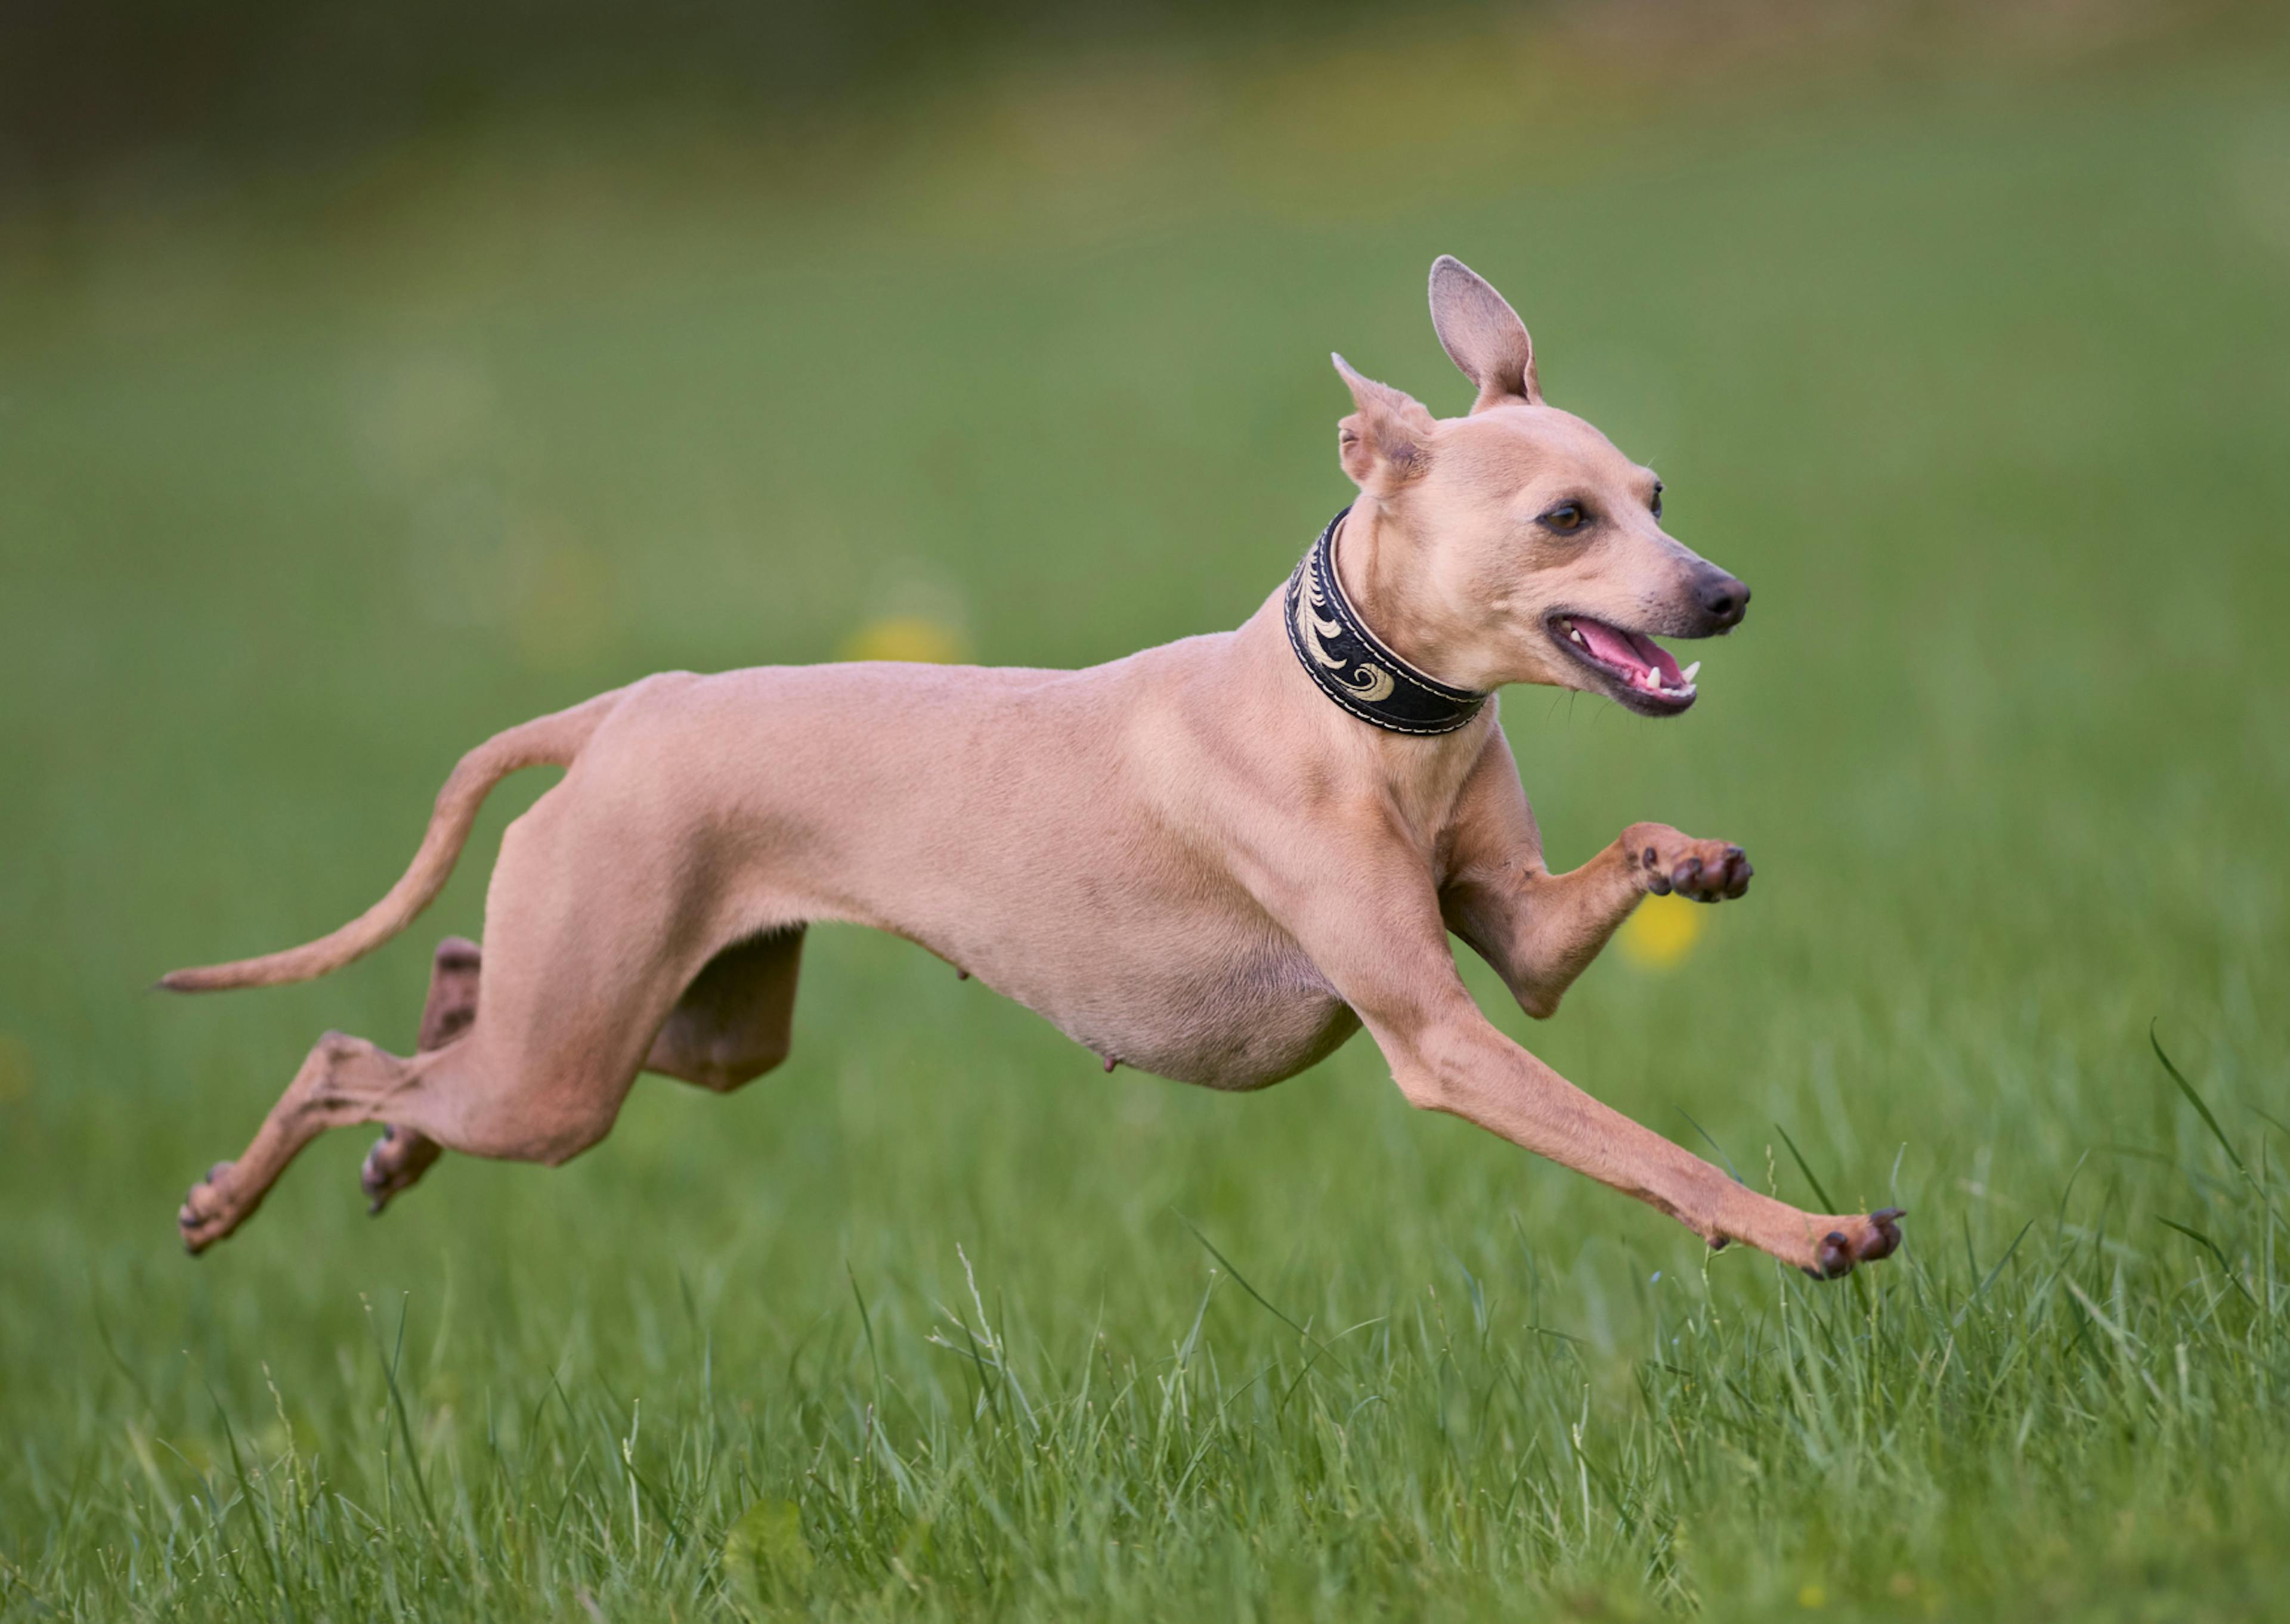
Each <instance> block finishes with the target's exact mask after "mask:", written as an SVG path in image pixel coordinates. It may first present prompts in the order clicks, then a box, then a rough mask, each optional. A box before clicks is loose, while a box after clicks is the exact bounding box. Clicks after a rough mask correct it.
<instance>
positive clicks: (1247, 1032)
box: [1013, 949, 1360, 1090]
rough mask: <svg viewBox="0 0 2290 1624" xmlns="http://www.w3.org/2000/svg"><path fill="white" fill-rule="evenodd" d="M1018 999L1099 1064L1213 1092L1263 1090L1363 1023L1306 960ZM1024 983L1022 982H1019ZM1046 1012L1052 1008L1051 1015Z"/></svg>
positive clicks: (1220, 958)
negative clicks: (1119, 1066)
mask: <svg viewBox="0 0 2290 1624" xmlns="http://www.w3.org/2000/svg"><path fill="white" fill-rule="evenodd" d="M1109 968H1113V969H1115V970H1117V972H1120V973H1117V974H1115V975H1112V976H1107V977H1094V976H1093V977H1091V978H1089V979H1088V981H1087V983H1086V984H1084V985H1080V986H1075V985H1071V984H1068V985H1064V986H1061V987H1060V988H1058V989H1057V992H1056V994H1055V995H1054V996H1053V997H1050V998H1045V999H1037V998H1033V997H1028V996H1025V993H1024V992H1023V991H1019V992H1017V993H1015V994H1014V995H1013V996H1017V997H1018V998H1019V1001H1020V1002H1021V1003H1024V1004H1028V1005H1029V1007H1031V1008H1033V1009H1035V1010H1036V1011H1037V1012H1038V1013H1040V1014H1042V1015H1044V1016H1045V1017H1046V1018H1047V1019H1048V1020H1051V1021H1052V1022H1053V1023H1054V1024H1055V1025H1056V1026H1058V1027H1059V1028H1061V1030H1063V1031H1064V1032H1065V1033H1066V1034H1067V1035H1068V1036H1070V1037H1072V1038H1073V1039H1074V1040H1075V1041H1076V1042H1077V1043H1079V1044H1083V1045H1084V1046H1085V1047H1087V1048H1088V1049H1090V1050H1091V1051H1092V1052H1094V1053H1096V1054H1098V1055H1099V1056H1101V1058H1103V1059H1105V1060H1115V1061H1118V1062H1119V1063H1121V1064H1122V1065H1125V1066H1133V1067H1135V1068H1137V1069H1138V1070H1140V1071H1149V1072H1152V1073H1154V1074H1155V1075H1156V1076H1164V1077H1173V1078H1175V1079H1177V1080H1178V1081H1179V1082H1183V1083H1198V1084H1204V1085H1205V1086H1207V1087H1210V1088H1221V1089H1236V1090H1237V1089H1252V1088H1263V1087H1266V1086H1267V1085H1269V1084H1274V1083H1277V1082H1280V1081H1281V1080H1282V1079H1283V1078H1285V1077H1292V1076H1295V1075H1296V1074H1297V1073H1298V1072H1300V1071H1302V1070H1303V1069H1304V1068H1307V1067H1309V1066H1311V1065H1313V1064H1315V1063H1317V1061H1319V1060H1324V1059H1325V1058H1326V1057H1327V1056H1328V1055H1329V1054H1331V1053H1333V1052H1334V1051H1335V1050H1336V1049H1337V1048H1338V1047H1339V1046H1341V1044H1343V1042H1344V1040H1345V1039H1347V1038H1349V1036H1351V1035H1352V1034H1353V1033H1355V1032H1357V1031H1358V1030H1359V1025H1360V1023H1359V1017H1358V1016H1357V1015H1356V1014H1354V1013H1353V1012H1352V1010H1351V1006H1350V1005H1349V1004H1345V1003H1344V1002H1343V1000H1342V999H1341V998H1339V997H1337V996H1336V995H1335V994H1334V992H1333V990H1331V989H1330V988H1329V987H1328V985H1327V983H1326V982H1325V980H1322V979H1321V977H1320V975H1319V972H1317V970H1315V969H1314V968H1313V967H1312V965H1311V964H1310V963H1309V960H1306V959H1305V958H1304V957H1303V956H1302V955H1301V953H1293V950H1292V952H1291V953H1286V954H1284V953H1281V952H1279V951H1278V950H1277V949H1260V950H1256V951H1245V952H1240V953H1234V954H1229V955H1219V954H1213V953H1212V954H1208V955H1205V956H1203V957H1201V958H1199V959H1197V960H1195V961H1193V962H1192V963H1190V964H1184V965H1181V966H1178V967H1175V968H1174V970H1173V969H1172V967H1170V966H1165V965H1154V966H1148V965H1144V964H1116V965H1113V966H1109ZM1021 979H1022V978H1021ZM1045 1004H1049V1005H1053V1007H1045Z"/></svg>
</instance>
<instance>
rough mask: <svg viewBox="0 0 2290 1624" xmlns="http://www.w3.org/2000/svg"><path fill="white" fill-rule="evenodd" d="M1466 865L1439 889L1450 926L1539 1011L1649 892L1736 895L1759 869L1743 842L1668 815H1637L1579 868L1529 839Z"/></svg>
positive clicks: (1545, 1012)
mask: <svg viewBox="0 0 2290 1624" xmlns="http://www.w3.org/2000/svg"><path fill="white" fill-rule="evenodd" d="M1507 855H1508V858H1509V860H1501V859H1498V860H1490V861H1480V862H1477V863H1474V864H1471V865H1469V866H1467V867H1466V868H1464V870H1463V871H1462V873H1461V875H1460V876H1458V878H1457V879H1456V880H1454V881H1453V883H1451V884H1449V885H1448V886H1447V887H1446V888H1445V890H1444V891H1443V892H1441V895H1440V908H1441V911H1442V912H1443V913H1444V914H1445V916H1446V921H1447V925H1448V928H1449V929H1451V930H1453V932H1455V934H1456V935H1458V936H1461V938H1462V939H1463V940H1465V941H1467V942H1469V943H1470V944H1471V946H1472V948H1474V949H1475V950H1477V953H1478V955H1479V956H1480V957H1482V958H1484V959H1485V960H1486V961H1487V963H1489V964H1492V965H1493V966H1494V968H1495V972H1496V973H1497V974H1499V975H1501V977H1502V979H1503V982H1504V984H1505V985H1506V986H1508V987H1509V988H1510V990H1511V996H1514V997H1516V998H1517V1000H1518V1003H1519V1007H1520V1008H1521V1009H1524V1010H1525V1012H1527V1013H1528V1014H1530V1015H1532V1016H1533V1017H1534V1018H1535V1019H1536V1020H1547V1019H1549V1017H1550V1016H1551V1015H1553V1014H1555V1013H1556V1012H1557V1009H1558V1001H1559V1000H1560V999H1561V998H1563V997H1565V995H1566V989H1567V988H1569V987H1572V986H1573V984H1574V978H1575V977H1577V976H1579V975H1581V973H1582V972H1584V971H1585V970H1587V969H1589V967H1590V961H1591V960H1592V959H1594V958H1596V957H1597V956H1598V955H1599V953H1600V952H1601V951H1602V950H1603V949H1604V948H1605V945H1606V943H1607V942H1608V941H1609V940H1611V939H1612V938H1613V934H1614V932H1616V931H1617V930H1619V929H1620V928H1621V924H1622V921H1623V920H1625V919H1627V918H1629V916H1630V913H1631V910H1632V909H1634V908H1637V905H1638V902H1639V900H1641V899H1642V898H1645V897H1647V896H1668V895H1669V894H1671V893H1673V892H1674V893H1676V894H1677V895H1678V896H1682V897H1685V898H1688V899H1689V900H1693V901H1696V902H1716V901H1719V900H1723V899H1726V898H1733V897H1739V896H1741V895H1742V893H1743V892H1746V891H1747V890H1748V889H1749V887H1750V875H1751V874H1752V873H1754V872H1755V870H1753V869H1752V868H1750V860H1749V858H1748V856H1747V855H1746V854H1744V853H1743V852H1742V848H1741V847H1739V846H1737V845H1733V844H1729V843H1727V842H1726V841H1722V840H1694V839H1692V838H1690V837H1689V836H1685V835H1681V834H1679V833H1678V832H1677V830H1676V829H1674V828H1670V827H1669V825H1668V824H1666V823H1633V824H1632V825H1630V827H1629V828H1626V829H1624V830H1623V831H1622V833H1621V836H1620V837H1619V838H1618V839H1616V840H1615V842H1614V843H1613V844H1612V845H1610V846H1608V847H1607V848H1606V849H1605V851H1603V852H1599V853H1598V854H1597V856H1596V857H1594V858H1592V859H1591V860H1589V862H1587V863H1584V864H1583V865H1582V866H1581V868H1576V869H1573V870H1572V871H1571V872H1569V873H1565V874H1552V873H1550V872H1549V870H1548V869H1546V868H1543V867H1542V863H1541V858H1540V856H1539V855H1537V854H1536V853H1535V852H1533V848H1532V847H1531V846H1529V847H1526V848H1525V849H1523V850H1517V851H1515V852H1512V853H1509V854H1507Z"/></svg>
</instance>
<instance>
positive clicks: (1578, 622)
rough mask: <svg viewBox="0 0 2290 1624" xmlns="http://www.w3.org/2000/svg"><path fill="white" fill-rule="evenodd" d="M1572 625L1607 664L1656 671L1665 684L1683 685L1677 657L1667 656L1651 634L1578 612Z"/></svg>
mask: <svg viewBox="0 0 2290 1624" xmlns="http://www.w3.org/2000/svg"><path fill="white" fill-rule="evenodd" d="M1574 627H1575V629H1576V630H1578V631H1580V632H1581V634H1582V640H1583V641H1584V642H1586V643H1588V644H1589V645H1590V652H1592V653H1593V654H1596V655H1597V657H1598V658H1599V659H1601V660H1605V661H1606V662H1608V663H1609V664H1611V665H1618V666H1621V668H1624V669H1625V670H1639V671H1659V672H1661V679H1662V682H1663V684H1665V685H1666V686H1669V687H1671V688H1678V687H1683V686H1684V685H1685V677H1684V676H1681V675H1680V674H1679V672H1678V669H1677V661H1676V660H1672V659H1671V658H1670V657H1669V650H1668V649H1666V648H1664V647H1662V646H1661V644H1659V643H1656V642H1655V641H1654V640H1653V638H1651V637H1645V636H1639V635H1638V634H1637V632H1628V631H1622V630H1621V629H1619V628H1615V627H1612V626H1605V625H1601V624H1600V623H1599V622H1597V621H1596V620H1584V619H1582V618H1581V616H1577V617H1576V618H1575V620H1574Z"/></svg>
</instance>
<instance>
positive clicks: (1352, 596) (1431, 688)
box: [1283, 508, 1487, 736]
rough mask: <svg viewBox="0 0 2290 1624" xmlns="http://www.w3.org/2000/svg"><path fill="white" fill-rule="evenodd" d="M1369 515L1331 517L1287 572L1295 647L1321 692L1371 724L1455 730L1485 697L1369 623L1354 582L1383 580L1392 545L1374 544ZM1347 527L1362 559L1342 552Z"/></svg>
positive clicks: (1392, 597) (1397, 729)
mask: <svg viewBox="0 0 2290 1624" xmlns="http://www.w3.org/2000/svg"><path fill="white" fill-rule="evenodd" d="M1363 517H1365V516H1358V510H1357V509H1356V508H1354V509H1347V510H1346V511H1345V512H1344V513H1340V514H1338V515H1337V516H1335V517H1334V518H1333V519H1332V520H1330V521H1329V523H1328V527H1327V528H1326V529H1325V530H1324V531H1322V532H1320V535H1319V537H1318V539H1317V540H1315V541H1314V542H1313V543H1312V546H1311V548H1310V550H1309V551H1308V552H1307V553H1306V554H1305V555H1304V557H1303V560H1302V562H1301V563H1300V564H1297V566H1296V570H1295V572H1294V573H1293V575H1291V576H1290V577H1289V580H1288V586H1287V588H1286V589H1285V593H1284V595H1283V611H1284V614H1285V619H1286V621H1287V632H1288V644H1289V647H1290V649H1291V650H1292V651H1293V652H1294V654H1295V656H1296V660H1297V663H1298V664H1299V665H1300V666H1301V667H1302V668H1303V669H1304V671H1305V674H1306V675H1307V676H1310V677H1311V679H1312V681H1313V683H1314V684H1315V685H1316V686H1317V687H1318V688H1319V690H1320V692H1322V693H1323V694H1325V696H1326V697H1327V698H1328V699H1329V700H1331V701H1332V702H1333V703H1334V704H1335V705H1336V706H1337V708H1340V709H1341V710H1343V711H1345V712H1347V713H1348V714H1349V715H1351V716H1355V717H1357V718H1358V719H1359V720H1360V721H1362V722H1365V723H1367V724H1369V725H1370V726H1373V727H1377V728H1381V729H1382V730H1383V731H1385V732H1391V733H1404V734H1414V735H1419V736H1433V735H1438V734H1444V733H1452V732H1456V731H1458V730H1459V729H1461V728H1462V727H1465V726H1467V725H1469V723H1470V722H1471V720H1472V719H1473V718H1474V717H1475V716H1477V715H1478V714H1479V712H1480V710H1481V709H1482V708H1484V707H1485V704H1486V700H1487V696H1486V694H1485V692H1480V691H1477V690H1473V689H1468V688H1459V687H1456V686H1454V685H1453V684H1448V683H1445V682H1442V681H1441V680H1440V679H1439V678H1438V677H1437V676H1432V675H1431V674H1430V673H1429V672H1428V671H1426V670H1424V669H1423V668H1422V667H1421V664H1419V663H1418V662H1417V661H1416V660H1413V658H1411V657H1410V655H1409V653H1408V652H1404V651H1403V650H1402V649H1401V648H1399V647H1396V646H1394V645H1393V644H1391V643H1390V642H1389V640H1388V639H1386V638H1385V637H1384V636H1382V635H1381V634H1380V632H1379V630H1378V629H1377V628H1376V627H1375V626H1374V625H1373V624H1371V623H1370V620H1369V617H1368V615H1367V614H1366V613H1365V612H1364V611H1363V610H1362V608H1361V607H1360V597H1361V596H1363V594H1362V593H1361V590H1360V588H1359V587H1358V586H1357V585H1355V583H1356V582H1367V581H1376V580H1379V577H1378V573H1377V571H1376V568H1375V565H1376V561H1377V558H1378V556H1380V555H1381V553H1382V552H1384V551H1385V550H1387V549H1382V548H1378V547H1376V546H1375V545H1374V544H1375V542H1376V541H1377V540H1380V537H1379V534H1378V529H1377V526H1376V525H1375V524H1373V521H1372V520H1369V521H1367V522H1361V521H1362V518H1363ZM1355 525H1357V531H1355V528H1354V527H1355ZM1348 533H1349V534H1351V535H1352V536H1353V538H1354V540H1355V541H1356V543H1357V542H1360V541H1364V542H1365V545H1364V546H1363V547H1362V549H1361V550H1363V551H1365V553H1366V554H1367V557H1366V560H1365V564H1361V563H1358V562H1357V561H1356V560H1355V559H1354V558H1353V557H1352V556H1349V554H1350V551H1351V549H1349V548H1346V549H1344V551H1343V553H1341V554H1340V553H1339V551H1338V543H1339V542H1340V541H1341V540H1343V539H1344V537H1345V536H1346V535H1347V534H1348ZM1377 596H1378V597H1379V598H1380V600H1381V602H1382V603H1383V604H1386V605H1387V606H1389V605H1393V604H1396V602H1397V595H1396V594H1393V593H1390V592H1385V591H1381V589H1379V590H1378V592H1377ZM1400 618H1402V619H1403V620H1405V619H1406V617H1405V615H1404V614H1403V615H1402V616H1401V617H1400ZM1410 640H1411V641H1413V639H1410Z"/></svg>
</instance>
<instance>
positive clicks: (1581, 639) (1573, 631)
mask: <svg viewBox="0 0 2290 1624" xmlns="http://www.w3.org/2000/svg"><path fill="white" fill-rule="evenodd" d="M1566 635H1567V636H1570V637H1572V638H1573V639H1574V641H1575V642H1577V643H1579V644H1581V645H1582V646H1583V647H1584V648H1586V649H1587V648H1589V646H1590V640H1589V638H1588V637H1586V636H1583V635H1582V628H1581V627H1579V626H1569V627H1568V628H1566Z"/></svg>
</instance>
